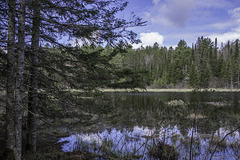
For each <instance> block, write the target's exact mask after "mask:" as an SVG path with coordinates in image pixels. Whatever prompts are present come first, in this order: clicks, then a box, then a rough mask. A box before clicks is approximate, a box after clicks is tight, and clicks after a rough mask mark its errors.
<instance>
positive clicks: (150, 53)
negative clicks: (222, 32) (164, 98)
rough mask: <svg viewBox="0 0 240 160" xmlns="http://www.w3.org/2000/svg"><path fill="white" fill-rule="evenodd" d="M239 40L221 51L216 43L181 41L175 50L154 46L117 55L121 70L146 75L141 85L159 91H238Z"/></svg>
mask: <svg viewBox="0 0 240 160" xmlns="http://www.w3.org/2000/svg"><path fill="white" fill-rule="evenodd" d="M239 60H240V55H239V40H238V39H237V40H235V41H233V42H230V41H228V43H227V44H225V45H222V46H221V47H220V48H219V47H218V46H217V39H215V41H214V42H213V41H212V40H211V39H209V38H205V37H199V38H198V39H197V42H196V43H195V44H192V47H189V46H188V45H187V43H186V42H185V41H184V40H180V41H179V43H178V44H177V47H176V48H173V47H169V48H167V47H160V46H159V45H158V44H157V43H155V44H154V45H153V46H146V47H141V48H138V49H133V48H132V46H129V48H128V52H127V53H125V54H118V55H117V56H116V57H115V58H114V59H113V62H114V63H115V64H116V65H118V66H119V67H120V68H128V69H131V70H133V71H135V72H145V75H144V76H142V79H141V83H143V84H144V85H145V86H151V87H156V88H209V87H210V88H239V87H240V63H239Z"/></svg>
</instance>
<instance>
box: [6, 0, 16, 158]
mask: <svg viewBox="0 0 240 160" xmlns="http://www.w3.org/2000/svg"><path fill="white" fill-rule="evenodd" d="M8 7H9V8H8V42H7V43H8V44H7V84H6V85H7V86H6V90H7V98H6V145H5V156H6V157H5V158H6V159H14V147H15V137H14V118H13V117H14V113H15V109H14V103H15V100H14V90H15V13H16V11H15V7H16V2H15V0H9V2H8Z"/></svg>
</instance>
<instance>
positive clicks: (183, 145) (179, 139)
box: [58, 126, 240, 160]
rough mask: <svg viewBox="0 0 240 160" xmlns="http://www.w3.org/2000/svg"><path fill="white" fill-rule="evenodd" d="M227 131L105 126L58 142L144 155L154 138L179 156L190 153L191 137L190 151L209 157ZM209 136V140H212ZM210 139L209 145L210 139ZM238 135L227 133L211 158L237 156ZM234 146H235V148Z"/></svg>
mask: <svg viewBox="0 0 240 160" xmlns="http://www.w3.org/2000/svg"><path fill="white" fill-rule="evenodd" d="M229 132H230V131H229V130H226V129H224V128H219V129H218V130H217V131H216V132H215V133H214V136H213V137H214V138H213V139H212V135H211V134H200V133H198V132H197V130H196V128H192V129H190V130H188V134H187V135H186V136H183V135H182V134H181V132H180V130H179V129H178V127H177V126H174V127H170V126H169V127H166V128H160V129H158V130H156V129H154V128H153V129H149V128H147V127H146V128H144V127H138V126H135V127H134V129H133V130H132V131H129V130H126V129H122V130H116V129H114V128H113V129H111V130H110V129H106V130H104V131H103V132H98V133H88V134H86V133H85V134H83V133H78V134H74V135H70V136H69V137H65V138H61V139H60V140H59V141H58V142H65V143H64V144H63V145H62V150H63V151H64V152H73V151H75V150H82V151H90V152H95V153H101V151H100V150H101V149H102V148H103V147H102V146H108V147H107V148H108V151H109V152H114V153H117V154H118V155H119V156H123V155H126V154H135V155H143V158H142V159H144V158H147V159H148V158H149V157H148V155H147V152H148V150H149V148H150V147H151V146H152V145H153V143H154V142H155V143H156V141H161V142H164V143H166V144H168V145H171V146H174V147H175V148H176V149H177V151H178V152H179V155H180V156H179V159H183V158H185V157H186V158H187V159H188V157H189V148H190V147H191V146H190V144H191V143H190V141H191V139H192V153H193V157H194V159H199V160H201V159H204V158H207V159H209V158H210V156H211V154H212V152H213V149H214V148H215V146H216V145H217V143H218V142H219V141H220V140H222V139H223V137H224V136H225V135H226V134H228V133H229ZM211 139H212V140H211ZM211 141H212V145H211V147H210V148H209V146H210V143H211ZM239 144H240V137H239V132H238V131H236V132H234V133H233V134H231V135H229V136H227V137H226V139H225V140H224V141H223V142H222V143H221V145H219V147H218V148H217V149H216V152H215V154H214V156H213V159H214V160H218V159H219V160H220V159H221V160H222V159H227V160H235V159H239V158H240V157H239V153H240V152H239V151H238V149H236V146H238V147H239ZM234 146H235V147H234ZM238 147H237V148H238ZM234 148H235V149H234Z"/></svg>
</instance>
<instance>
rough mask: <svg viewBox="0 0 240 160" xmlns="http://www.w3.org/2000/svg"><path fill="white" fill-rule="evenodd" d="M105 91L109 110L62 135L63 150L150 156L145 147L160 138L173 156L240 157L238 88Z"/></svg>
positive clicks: (239, 101)
mask: <svg viewBox="0 0 240 160" xmlns="http://www.w3.org/2000/svg"><path fill="white" fill-rule="evenodd" d="M106 96H107V97H108V98H109V99H110V102H109V104H108V105H107V106H105V107H109V108H107V109H106V108H105V109H106V110H107V111H108V112H107V113H105V114H102V115H101V118H99V119H98V121H97V122H96V124H94V125H93V128H95V129H92V130H91V131H88V132H81V133H77V134H72V135H71V136H69V137H65V138H61V139H60V140H59V142H63V141H67V143H64V145H63V146H62V149H63V151H66V152H67V151H74V150H85V151H91V152H95V153H101V154H104V153H114V154H117V155H118V156H121V157H124V156H125V157H126V156H128V155H129V156H130V155H142V158H140V159H151V157H150V156H149V151H150V150H151V149H152V148H153V147H154V146H155V147H156V146H157V144H159V143H160V142H161V143H162V144H166V145H167V146H171V147H172V148H174V149H175V150H176V151H177V152H178V154H179V156H178V159H199V160H201V159H210V158H212V159H216V160H218V159H219V160H220V159H227V160H229V159H232V160H235V159H240V137H239V136H240V135H239V134H240V129H237V128H238V127H240V105H239V104H240V100H239V98H240V93H239V92H226V93H224V92H219V93H210V92H191V93H179V92H178V93H173V92H171V93H106ZM96 126H98V127H96ZM90 128H91V126H90ZM233 131H234V132H233ZM231 132H232V133H231ZM230 133H231V134H230ZM135 159H136V158H135ZM152 159H154V158H152ZM155 159H157V158H155Z"/></svg>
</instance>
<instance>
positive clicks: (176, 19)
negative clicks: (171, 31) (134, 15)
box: [151, 0, 195, 27]
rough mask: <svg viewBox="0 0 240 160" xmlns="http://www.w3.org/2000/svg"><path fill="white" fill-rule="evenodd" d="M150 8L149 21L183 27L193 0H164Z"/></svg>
mask: <svg viewBox="0 0 240 160" xmlns="http://www.w3.org/2000/svg"><path fill="white" fill-rule="evenodd" d="M154 4H155V6H154V7H153V8H151V17H152V18H151V21H152V23H158V24H162V25H165V26H174V27H185V26H186V24H187V22H188V20H189V19H190V18H191V11H192V9H193V8H194V6H195V2H194V0H181V1H180V0H166V2H165V3H161V4H160V3H155V2H154Z"/></svg>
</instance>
